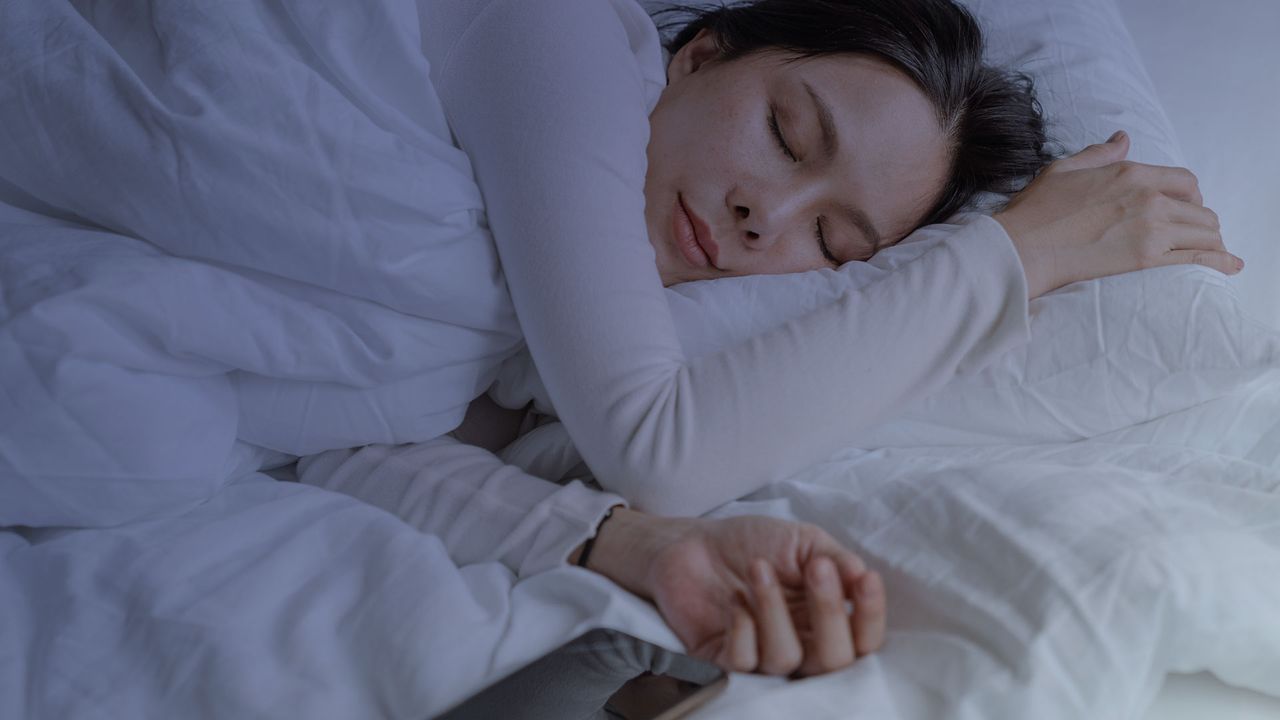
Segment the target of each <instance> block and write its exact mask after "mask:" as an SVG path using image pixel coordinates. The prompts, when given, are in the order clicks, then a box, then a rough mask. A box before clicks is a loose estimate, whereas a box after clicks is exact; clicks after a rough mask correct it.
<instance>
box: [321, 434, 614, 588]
mask: <svg viewBox="0 0 1280 720" xmlns="http://www.w3.org/2000/svg"><path fill="white" fill-rule="evenodd" d="M298 480H299V481H300V482H303V483H306V484H308V485H314V486H317V487H321V488H324V489H326V490H332V491H334V492H340V493H343V494H346V495H351V496H352V497H355V498H357V499H359V500H362V501H364V502H366V503H368V504H370V505H374V506H376V507H379V508H382V509H383V510H386V511H388V512H390V513H392V514H394V515H396V516H398V517H399V518H400V519H402V520H404V521H405V522H406V523H408V524H410V525H412V526H413V527H415V528H417V529H418V530H421V531H422V532H424V533H428V534H431V535H435V536H436V537H438V538H440V540H441V541H442V542H443V543H444V545H445V547H446V549H447V550H448V552H449V557H450V558H452V559H453V561H454V562H455V563H457V564H458V565H470V564H473V563H480V562H489V561H498V562H501V563H502V564H504V565H506V566H507V567H509V568H511V570H512V571H513V572H515V573H516V574H517V575H519V576H520V577H528V576H530V575H534V574H536V573H539V572H542V571H544V570H550V569H552V568H555V567H558V566H561V565H564V564H565V562H566V561H567V560H568V558H569V554H570V553H572V552H573V550H574V548H576V547H578V545H580V544H582V542H583V541H585V540H586V539H587V538H589V537H592V536H593V535H595V532H596V527H597V526H598V525H599V524H600V522H601V521H602V520H603V519H604V516H605V514H606V513H607V512H608V511H609V509H610V508H612V507H614V506H616V505H626V504H627V503H626V501H625V500H623V499H622V498H620V497H618V496H617V495H613V494H611V493H604V492H599V491H596V490H592V489H590V488H588V487H586V486H585V485H583V484H582V483H580V482H577V481H573V482H570V483H569V484H567V485H557V484H556V483H553V482H549V481H547V480H543V479H542V478H538V477H534V476H532V475H529V474H526V473H525V472H524V471H522V470H520V469H519V468H517V467H514V466H511V465H506V464H504V463H503V462H502V461H501V460H499V459H498V458H497V456H495V455H494V454H493V453H490V452H488V451H487V450H484V449H482V448H478V447H474V446H471V445H466V444H463V443H461V442H458V441H457V440H455V439H453V438H451V437H448V436H444V437H439V438H436V439H435V440H431V441H429V442H425V443H417V444H413V445H370V446H368V447H364V448H360V449H357V450H331V451H329V452H324V453H320V454H319V455H311V456H308V457H305V458H303V459H302V460H300V461H299V462H298Z"/></svg>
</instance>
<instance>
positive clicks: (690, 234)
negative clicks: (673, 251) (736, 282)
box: [672, 194, 720, 270]
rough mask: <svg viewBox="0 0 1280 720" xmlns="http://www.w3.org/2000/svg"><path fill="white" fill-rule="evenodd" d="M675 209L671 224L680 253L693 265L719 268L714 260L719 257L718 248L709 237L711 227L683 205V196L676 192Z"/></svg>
mask: <svg viewBox="0 0 1280 720" xmlns="http://www.w3.org/2000/svg"><path fill="white" fill-rule="evenodd" d="M675 209H676V212H675V213H674V217H673V218H672V224H673V225H674V227H675V239H676V246H677V247H679V248H680V253H681V254H682V255H684V257H685V259H686V260H688V261H689V264H691V265H693V266H694V267H714V268H716V269H717V270H719V269H720V268H719V266H718V265H717V263H716V260H718V259H719V255H720V248H718V247H717V246H716V243H715V241H714V240H712V239H711V228H709V227H708V226H707V224H706V223H705V222H703V221H702V218H700V217H698V216H697V215H694V214H693V212H691V211H690V210H689V208H688V207H686V206H685V204H684V198H683V197H682V196H680V195H678V194H677V195H676V208H675Z"/></svg>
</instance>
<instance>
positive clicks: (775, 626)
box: [751, 560, 804, 675]
mask: <svg viewBox="0 0 1280 720" xmlns="http://www.w3.org/2000/svg"><path fill="white" fill-rule="evenodd" d="M751 586H752V587H751V589H752V594H753V596H754V597H753V600H754V604H755V620H756V625H757V630H758V632H759V638H758V640H759V647H760V664H759V667H758V668H757V669H758V670H759V671H760V672H762V673H765V674H767V675H790V674H791V673H793V672H795V671H796V670H797V669H798V668H799V667H800V662H801V661H802V660H803V659H804V651H803V649H802V648H801V646H800V638H799V637H798V636H797V634H796V628H795V625H794V624H793V623H792V622H791V610H790V608H789V607H788V606H787V599H786V597H785V596H784V594H783V592H782V586H781V585H780V584H779V583H778V579H777V577H776V576H775V575H774V572H773V568H772V567H771V566H770V565H769V563H767V562H765V561H764V560H756V561H755V562H754V563H752V567H751Z"/></svg>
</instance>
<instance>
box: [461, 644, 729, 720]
mask: <svg viewBox="0 0 1280 720" xmlns="http://www.w3.org/2000/svg"><path fill="white" fill-rule="evenodd" d="M620 639H621V640H625V641H629V642H633V643H643V641H640V640H636V639H635V638H633V637H631V636H628V635H624V634H622V633H618V632H616V631H613V630H592V631H590V632H588V633H585V634H583V635H581V636H579V637H577V638H574V639H573V640H571V641H569V642H567V643H565V644H564V645H561V646H560V647H558V648H556V649H555V650H552V651H551V652H549V653H547V654H546V655H543V656H542V657H540V658H538V659H536V660H534V661H532V662H530V663H529V664H527V665H525V666H524V667H522V668H520V669H518V670H516V671H514V672H512V673H510V674H508V675H507V676H505V677H503V678H501V679H499V680H497V681H495V682H493V683H492V684H490V685H489V686H487V687H485V688H484V689H483V690H481V691H479V692H477V693H476V694H474V695H472V696H471V697H469V698H467V699H466V700H463V701H462V702H461V703H459V704H458V705H456V706H454V707H453V708H451V709H450V710H448V711H446V712H445V713H444V714H443V715H439V716H437V718H438V720H489V719H491V718H501V719H502V720H561V719H562V718H566V717H592V716H603V717H608V718H610V719H611V720H681V718H685V717H687V716H688V715H689V714H690V713H692V712H693V711H694V710H696V709H697V708H699V707H701V706H702V705H703V704H705V703H706V702H708V701H709V700H711V699H712V698H714V697H715V696H716V695H718V694H720V693H721V692H723V691H724V688H725V686H726V685H727V684H728V678H727V677H726V676H725V674H724V672H723V671H721V670H720V669H719V668H717V667H715V666H714V665H711V664H709V663H704V662H702V661H699V660H694V659H693V658H688V657H686V656H678V658H679V660H678V661H674V662H672V663H671V664H670V667H671V670H670V672H672V673H673V675H674V674H679V675H680V677H674V676H672V675H653V674H650V673H646V672H643V671H640V670H637V671H636V672H637V673H638V674H637V675H636V676H635V677H626V676H625V675H622V676H619V675H618V674H616V672H615V671H614V670H613V668H617V667H625V666H626V663H623V662H610V661H609V660H610V658H608V657H603V658H602V656H601V654H602V653H608V652H611V651H612V649H613V648H615V647H617V645H618V641H619V640H620ZM601 711H603V715H601ZM593 713H594V714H595V715H593Z"/></svg>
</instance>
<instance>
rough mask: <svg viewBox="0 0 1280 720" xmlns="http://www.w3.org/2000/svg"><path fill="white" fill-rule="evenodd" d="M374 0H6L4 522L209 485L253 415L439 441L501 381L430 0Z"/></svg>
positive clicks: (168, 507)
mask: <svg viewBox="0 0 1280 720" xmlns="http://www.w3.org/2000/svg"><path fill="white" fill-rule="evenodd" d="M376 9H377V12H363V11H357V9H356V8H350V9H338V8H330V9H328V11H326V12H319V11H317V10H316V9H315V8H314V7H313V6H312V5H311V4H310V3H279V4H263V3H256V2H242V3H227V4H220V5H219V6H218V7H217V8H216V9H211V8H206V7H204V6H203V5H201V4H199V3H190V2H182V3H165V4H163V5H158V6H154V7H148V8H146V9H142V8H137V7H134V6H131V5H129V4H127V3H105V2H100V3H92V2H83V3H79V4H68V3H35V4H32V3H6V4H4V5H3V6H0V32H2V33H3V35H4V43H3V63H2V64H0V68H3V71H2V72H3V82H0V108H3V115H4V117H3V121H2V122H0V156H3V158H4V161H3V162H0V178H2V181H0V201H3V202H4V203H7V205H4V206H3V207H4V208H5V210H3V211H0V212H2V213H3V214H0V219H4V220H8V221H9V222H8V224H6V225H5V229H4V232H3V240H2V241H3V243H4V251H3V253H0V285H2V286H3V288H4V291H5V292H4V302H3V307H2V308H0V319H3V323H4V324H3V326H2V327H0V368H2V370H0V384H3V391H2V392H0V397H3V402H4V405H3V412H0V482H2V483H3V484H2V485H0V495H2V496H3V502H0V524H15V523H17V524H26V525H33V526H37V525H66V526H83V525H98V526H101V525H114V524H117V523H121V522H126V521H129V520H131V519H135V518H139V517H147V516H151V515H154V514H156V513H162V512H172V511H176V510H180V509H182V508H185V507H190V506H191V505H193V504H194V503H196V502H199V501H201V500H203V499H205V498H207V497H208V496H209V494H210V493H211V492H212V491H213V490H214V489H215V488H216V487H217V486H218V485H219V484H220V483H221V482H222V481H223V480H224V479H225V478H226V477H227V475H226V473H227V468H226V465H227V463H228V462H229V459H230V457H231V448H232V442H233V440H235V439H236V438H240V439H242V440H245V441H248V442H252V443H255V444H258V445H263V446H269V447H271V448H273V449H276V450H280V451H284V452H287V453H290V454H303V453H308V452H317V451H320V450H324V449H328V448H334V447H349V446H354V445H360V444H364V443H370V442H384V443H399V442H405V441H409V440H427V439H430V438H432V437H435V436H438V435H441V434H443V433H445V432H447V431H448V430H450V429H452V428H453V427H455V426H456V425H457V424H458V422H460V421H461V419H462V417H463V414H464V413H465V411H466V407H467V404H468V403H469V402H470V401H471V400H472V399H473V398H474V397H475V396H476V395H478V394H480V393H481V392H483V390H484V388H486V387H488V386H489V385H490V384H492V382H493V378H494V375H495V373H496V369H497V366H498V364H499V363H500V362H501V360H502V359H503V358H505V357H507V356H508V355H510V354H511V353H512V352H514V351H515V350H516V349H517V348H518V347H519V344H520V331H519V327H518V325H517V323H516V318H515V314H514V312H513V311H512V309H511V304H510V298H509V297H508V295H507V292H506V286H505V284H504V282H503V280H502V275H501V272H500V268H499V265H498V257H497V253H496V251H495V250H494V248H493V245H492V241H491V239H490V237H489V234H488V231H487V228H486V227H485V224H484V220H483V214H482V211H483V203H482V199H481V195H480V191H479V189H478V188H477V187H476V186H475V183H474V181H473V180H472V178H471V168H470V165H469V164H468V162H467V159H466V156H465V155H464V154H463V153H461V151H459V150H458V149H457V148H456V147H454V146H453V145H452V144H451V143H450V142H449V134H448V128H447V125H446V123H445V119H444V116H443V114H442V113H441V110H440V108H439V105H438V103H437V102H436V98H435V96H434V94H433V93H432V92H431V86H430V81H429V78H428V70H427V65H426V62H425V60H424V59H423V58H422V55H421V53H420V51H419V46H420V38H419V36H418V33H417V27H418V11H417V7H416V6H415V5H414V4H412V3H396V2H387V3H381V4H378V5H377V6H376ZM56 218H64V219H67V220H71V221H74V222H75V223H76V224H74V225H70V224H60V223H58V222H57V221H56ZM459 298H466V301H465V302H459ZM424 358H430V359H431V361H430V362H424V361H423V359H424Z"/></svg>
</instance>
